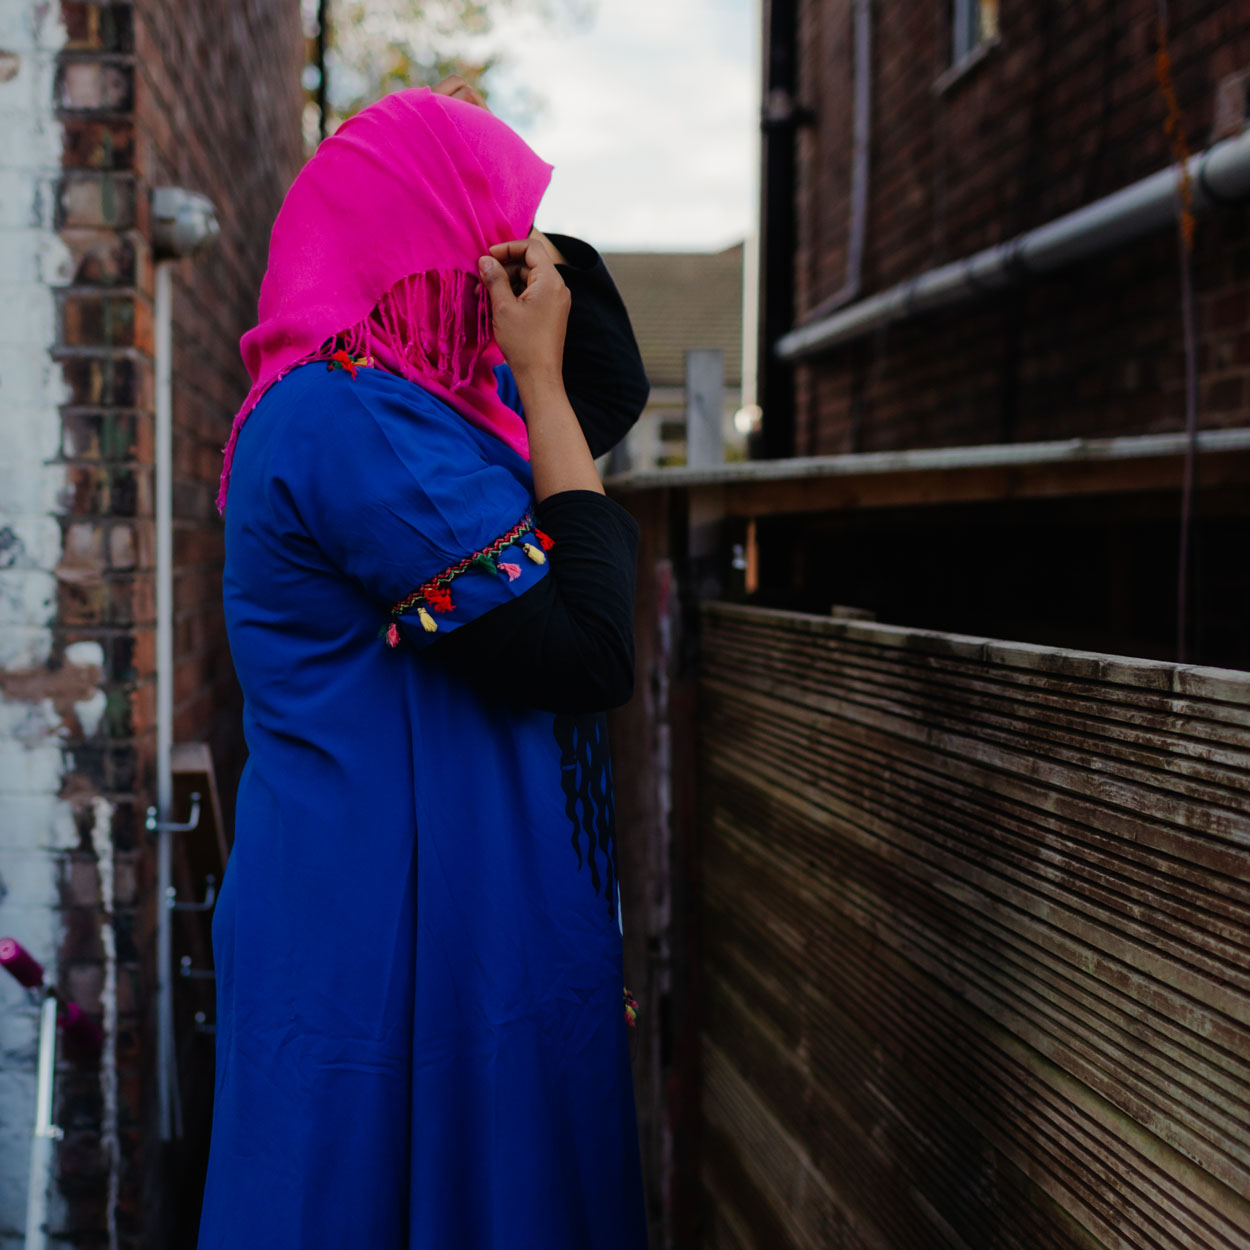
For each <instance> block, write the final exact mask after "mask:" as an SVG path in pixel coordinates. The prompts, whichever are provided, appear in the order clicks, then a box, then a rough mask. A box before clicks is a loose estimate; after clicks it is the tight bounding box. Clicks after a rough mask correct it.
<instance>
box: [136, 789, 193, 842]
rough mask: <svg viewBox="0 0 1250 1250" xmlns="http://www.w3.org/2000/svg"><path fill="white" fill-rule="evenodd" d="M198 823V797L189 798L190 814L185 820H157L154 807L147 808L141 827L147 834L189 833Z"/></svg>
mask: <svg viewBox="0 0 1250 1250" xmlns="http://www.w3.org/2000/svg"><path fill="white" fill-rule="evenodd" d="M199 823H200V796H199V794H198V793H196V794H193V795H192V796H191V814H190V816H188V817H187V819H186V820H183V821H179V820H158V819H157V811H156V808H155V807H149V808H148V812H147V819H146V820H144V822H143V827H144V828H145V829H146V830H147V831H148V832H149V833H153V834H155V833H162V832H163V833H190V831H191V830H192V829H194V828H195V827H196V826H197V825H198V824H199Z"/></svg>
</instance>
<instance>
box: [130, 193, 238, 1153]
mask: <svg viewBox="0 0 1250 1250" xmlns="http://www.w3.org/2000/svg"><path fill="white" fill-rule="evenodd" d="M219 233H220V228H219V226H218V224H217V210H216V209H215V208H214V207H213V203H212V201H211V200H209V199H207V198H206V197H205V196H203V195H200V194H198V193H197V192H195V191H186V190H184V189H183V188H181V187H157V188H156V189H155V190H154V191H153V193H152V253H153V257H154V259H155V260H156V262H157V265H156V308H155V315H154V319H155V322H156V440H155V442H156V483H155V503H156V812H155V814H154V815H152V814H149V819H148V827H149V830H150V832H152V833H153V834H154V835H155V837H156V999H157V1002H156V1012H157V1014H156V1027H157V1100H158V1111H159V1121H160V1134H161V1140H162V1141H169V1140H171V1139H172V1138H174V1137H177V1136H181V1134H182V1115H181V1107H180V1105H179V1099H178V1081H177V1068H176V1062H175V1054H174V994H173V981H172V975H173V970H172V967H171V963H172V934H171V931H170V920H171V916H170V909H169V906H168V890H169V887H170V884H171V881H172V859H173V856H172V848H171V844H170V838H171V836H172V834H173V833H174V832H175V831H177V830H179V829H183V828H186V826H185V825H178V824H176V823H175V822H174V821H173V815H172V811H171V808H172V805H173V771H172V759H171V756H172V751H173V740H174V594H173V579H174V568H173V565H174V559H173V555H174V546H173V537H174V535H173V282H172V277H173V273H172V267H173V264H174V262H175V261H176V260H178V259H179V258H181V257H184V256H192V255H194V254H195V253H196V252H199V251H201V250H202V249H203V248H205V247H207V246H208V245H209V244H210V243H212V242H213V241H214V240H215V239H216V238H217V236H218V234H219Z"/></svg>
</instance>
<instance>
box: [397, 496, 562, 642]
mask: <svg viewBox="0 0 1250 1250" xmlns="http://www.w3.org/2000/svg"><path fill="white" fill-rule="evenodd" d="M524 535H532V536H533V538H534V539H535V540H536V542H537V545H536V544H535V543H533V542H522V537H523V536H524ZM518 544H520V546H521V547H522V548H523V549H524V551H525V553H526V554H527V555H528V556H529V557H530V559H531V560H534V561H535V562H536V563H538V564H544V563H546V560H547V557H546V555H544V552H546V551H550V550H551V548H552V547H554V546H555V543H554V542H553V541H552V540H551V538H549V537H548V536H547V535H546V534H544V533H543V532H542V530H540V529H537V528H536V527H535V525H534V516H533V513H529V512H527V513H526V514H525V515H524V516H523V517H522V518H521V519H520V520H519V521H518V522H517V523H516V524H515V525H514V526H513V527H512V528H511V529H510V530H509V531H508V532H507V533H506V534H501V535H500V536H499V537H498V538H496V539H495V540H494V542H492V543H490V544H489V545H488V546H486V547H483V548H482V549H481V550H480V551H475V552H473V553H472V554H471V555H467V556H465V557H464V559H463V560H460V561H458V562H457V563H455V564H452V565H449V566H448V567H447V568H445V569H444V570H443V571H442V572H441V573H439V574H438V575H437V576H435V577H431V578H430V580H429V581H427V582H423V583H422V584H421V585H420V586H418V587H417V588H416V590H414V591H412V592H411V593H410V594H407V595H405V596H404V597H403V598H402V599H401V600H400V601H399V602H398V603H396V604H394V605H393V606H392V607H391V610H390V616H391V617H392V620H391V623H390V624H389V625H384V626H383V627H382V628H381V629H380V630H379V631H378V636H379V637H380V638H383V639H385V641H386V644H387V646H389V647H397V646H399V643H400V637H401V635H400V632H399V628H398V626H397V625H396V623H395V622H396V620H397V619H398V618H399V617H401V616H403V615H404V614H405V613H408V612H411V611H413V609H414V608H415V609H416V613H417V620H418V621H419V622H420V624H421V628H422V629H423V630H425V632H426V633H429V634H432V633H435V632H436V631H437V630H438V622H437V621H436V620H435V619H434V617H433V616H432V615H431V614H432V613H434V612H452V611H454V610H455V606H456V605H455V604H454V603H453V602H452V601H451V583H452V582H454V581H455V580H456V578H457V577H460V576H461V575H463V574H464V573H467V572H468V571H469V570H470V569H473V568H478V569H481V570H482V571H483V572H486V573H491V574H493V575H494V576H496V577H505V578H507V580H508V581H510V582H514V581H516V579H517V578H518V577H520V576H521V566H520V565H519V564H514V563H512V562H510V561H501V560H500V559H499V556H500V554H501V553H502V552H503V551H504V549H505V548H507V547H513V546H516V545H518Z"/></svg>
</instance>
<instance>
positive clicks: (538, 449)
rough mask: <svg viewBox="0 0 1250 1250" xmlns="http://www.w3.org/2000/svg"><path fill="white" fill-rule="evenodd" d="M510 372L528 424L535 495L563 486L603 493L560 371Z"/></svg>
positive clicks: (547, 493) (535, 496)
mask: <svg viewBox="0 0 1250 1250" xmlns="http://www.w3.org/2000/svg"><path fill="white" fill-rule="evenodd" d="M513 376H514V377H515V378H516V384H517V391H518V392H519V393H520V396H521V404H522V406H523V408H524V410H525V422H526V425H527V426H528V428H529V444H530V468H531V470H532V471H533V474H534V498H535V499H537V500H542V499H546V498H547V496H548V495H555V494H558V493H559V492H560V491H565V490H592V491H596V492H597V493H598V494H603V483H602V482H601V481H600V480H599V471H598V469H596V468H595V462H594V459H593V458H592V457H591V454H590V448H589V447H588V446H587V445H586V436H585V435H584V434H583V433H582V429H581V426H580V425H579V424H578V421H577V417H576V415H575V414H574V412H573V408H572V405H571V404H570V403H569V400H568V396H567V395H566V394H565V391H564V380H563V378H562V377H561V376H560V374H559V372H554V373H553V372H552V371H551V370H550V369H532V370H530V369H522V370H521V372H519V373H516V372H514V374H513Z"/></svg>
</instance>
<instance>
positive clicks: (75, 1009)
mask: <svg viewBox="0 0 1250 1250" xmlns="http://www.w3.org/2000/svg"><path fill="white" fill-rule="evenodd" d="M56 1022H57V1024H58V1025H60V1027H61V1032H62V1034H64V1037H65V1042H66V1044H67V1045H71V1046H73V1047H75V1049H77V1050H78V1051H79V1052H80V1053H81V1052H84V1051H86V1052H90V1053H91V1054H93V1055H94V1054H96V1053H98V1052H99V1049H100V1046H101V1045H102V1044H103V1041H104V1038H103V1035H102V1034H101V1032H100V1027H99V1025H97V1024H96V1022H95V1021H94V1020H93V1019H92V1018H91V1017H90V1016H89V1015H87V1013H86V1012H85V1011H83V1009H82V1008H81V1007H80V1006H79V1005H78V1004H77V1003H66V1004H65V1005H64V1006H63V1007H62V1008H61V1010H60V1011H59V1012H58V1013H57V1017H56Z"/></svg>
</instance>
